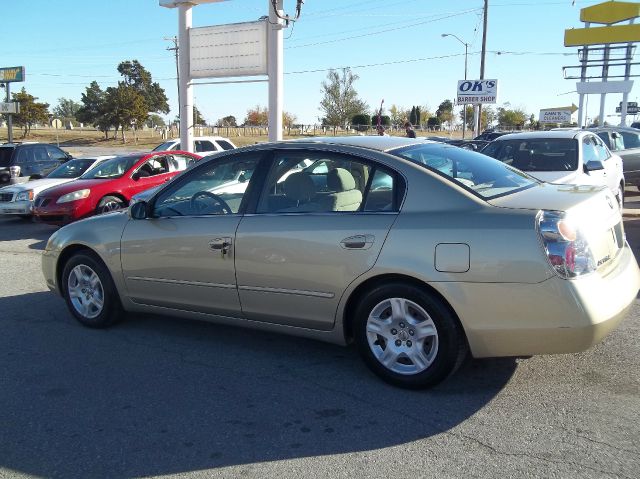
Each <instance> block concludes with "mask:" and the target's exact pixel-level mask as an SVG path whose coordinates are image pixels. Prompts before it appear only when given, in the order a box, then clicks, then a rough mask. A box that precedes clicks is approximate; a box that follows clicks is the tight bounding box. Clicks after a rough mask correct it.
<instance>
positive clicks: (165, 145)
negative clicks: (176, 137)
mask: <svg viewBox="0 0 640 479" xmlns="http://www.w3.org/2000/svg"><path fill="white" fill-rule="evenodd" d="M174 143H175V142H173V141H165V142H164V143H160V144H159V145H158V146H156V147H155V148H154V149H153V150H152V151H167V150H171V149H172V148H171V147H172V146H173V145H174ZM176 147H177V149H178V150H179V149H180V145H176ZM173 149H174V150H175V149H176V148H173Z"/></svg>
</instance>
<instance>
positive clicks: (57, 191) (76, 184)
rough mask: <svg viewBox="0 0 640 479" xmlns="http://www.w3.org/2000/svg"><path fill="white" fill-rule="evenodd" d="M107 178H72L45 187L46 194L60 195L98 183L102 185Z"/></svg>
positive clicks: (89, 187)
mask: <svg viewBox="0 0 640 479" xmlns="http://www.w3.org/2000/svg"><path fill="white" fill-rule="evenodd" d="M107 181H109V180H80V179H78V180H74V181H71V182H67V183H64V184H62V185H58V186H54V187H52V188H48V189H47V193H46V194H47V196H51V197H54V196H62V195H66V194H67V193H72V192H73V191H78V190H84V189H87V188H88V189H91V188H95V187H96V186H98V185H100V186H101V185H104V184H106V182H107Z"/></svg>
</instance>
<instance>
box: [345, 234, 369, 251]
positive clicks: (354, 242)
mask: <svg viewBox="0 0 640 479" xmlns="http://www.w3.org/2000/svg"><path fill="white" fill-rule="evenodd" d="M374 240H375V236H373V235H355V236H349V237H348V238H345V239H343V240H342V241H340V246H342V247H343V248H345V249H369V248H371V245H373V242H374Z"/></svg>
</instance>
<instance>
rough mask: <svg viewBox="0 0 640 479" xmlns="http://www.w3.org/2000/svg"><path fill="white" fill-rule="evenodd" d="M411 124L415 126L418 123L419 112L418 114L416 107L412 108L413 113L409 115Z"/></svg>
mask: <svg viewBox="0 0 640 479" xmlns="http://www.w3.org/2000/svg"><path fill="white" fill-rule="evenodd" d="M409 122H410V123H411V124H412V125H415V124H416V123H417V122H418V116H417V112H416V107H415V106H412V107H411V113H409Z"/></svg>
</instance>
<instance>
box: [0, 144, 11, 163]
mask: <svg viewBox="0 0 640 479" xmlns="http://www.w3.org/2000/svg"><path fill="white" fill-rule="evenodd" d="M13 150H14V148H13V147H2V148H0V166H11V155H12V154H13Z"/></svg>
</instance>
